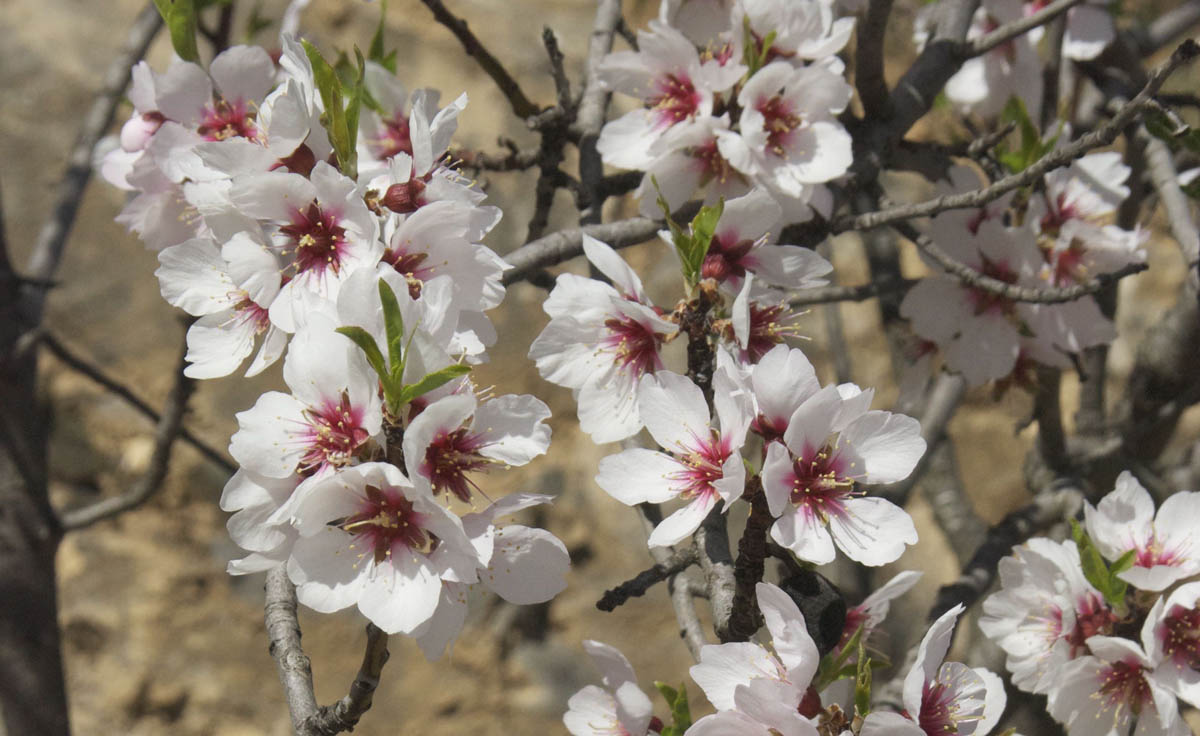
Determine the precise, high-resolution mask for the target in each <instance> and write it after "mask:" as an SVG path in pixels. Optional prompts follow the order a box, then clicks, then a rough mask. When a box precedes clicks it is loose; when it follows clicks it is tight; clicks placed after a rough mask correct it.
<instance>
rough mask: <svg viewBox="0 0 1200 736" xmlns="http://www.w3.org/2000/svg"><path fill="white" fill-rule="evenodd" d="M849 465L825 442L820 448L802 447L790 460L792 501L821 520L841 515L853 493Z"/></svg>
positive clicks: (852, 479)
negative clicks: (802, 449) (799, 454)
mask: <svg viewBox="0 0 1200 736" xmlns="http://www.w3.org/2000/svg"><path fill="white" fill-rule="evenodd" d="M849 469H850V463H849V462H848V461H847V460H846V458H845V457H843V456H842V454H841V453H840V452H839V451H838V449H837V448H835V447H831V446H830V445H829V443H828V442H826V443H825V444H824V445H823V446H822V447H821V448H820V449H819V450H815V451H814V450H812V449H811V448H805V452H804V454H803V456H802V457H798V458H796V459H795V460H794V461H793V462H792V473H793V476H794V477H793V479H792V492H791V502H792V503H793V504H795V505H796V506H799V507H800V508H801V509H803V510H804V512H805V513H807V514H808V515H809V516H815V517H816V518H819V519H821V520H825V519H828V518H829V517H830V516H838V515H840V514H841V513H842V512H843V511H844V510H845V501H846V499H848V498H850V497H851V496H852V495H854V478H853V477H851V476H850V475H849V473H848V472H847V471H848V470H849Z"/></svg>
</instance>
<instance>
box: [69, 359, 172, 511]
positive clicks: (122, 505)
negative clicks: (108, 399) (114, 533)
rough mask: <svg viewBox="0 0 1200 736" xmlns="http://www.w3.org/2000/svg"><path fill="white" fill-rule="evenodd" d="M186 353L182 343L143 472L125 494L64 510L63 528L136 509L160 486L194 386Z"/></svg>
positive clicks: (165, 474) (165, 475)
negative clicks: (147, 464) (188, 371)
mask: <svg viewBox="0 0 1200 736" xmlns="http://www.w3.org/2000/svg"><path fill="white" fill-rule="evenodd" d="M186 352H187V347H186V345H185V346H184V349H183V350H182V351H180V353H179V361H178V363H177V364H176V367H175V384H174V386H172V387H171V392H170V393H169V394H168V395H167V401H166V405H165V406H164V407H163V411H162V416H161V417H160V418H159V420H158V426H157V427H156V428H155V430H154V452H153V454H151V456H150V466H149V468H147V470H146V472H145V474H144V475H142V477H141V478H140V479H138V481H137V483H135V484H134V486H133V488H131V489H129V491H127V492H126V493H123V494H121V495H119V496H114V497H113V498H106V499H103V500H101V501H97V502H96V503H94V504H91V505H89V506H84V507H83V508H78V509H72V510H70V511H64V512H63V513H62V515H61V521H62V527H63V529H65V530H67V531H73V530H76V529H82V528H84V527H88V526H91V525H92V524H95V523H96V522H98V521H103V520H105V519H109V518H112V517H113V516H116V515H117V514H120V513H123V512H125V511H129V510H130V509H134V508H137V507H138V506H141V505H142V504H143V503H145V502H146V501H148V500H150V497H151V496H153V495H154V494H155V493H156V492H158V490H159V488H161V487H162V482H163V479H165V478H166V477H167V468H168V466H169V465H170V462H171V448H172V447H173V446H174V444H175V439H176V438H177V437H178V436H179V431H180V429H181V428H182V426H183V415H184V412H185V411H187V401H188V397H190V396H191V395H192V390H193V389H194V388H195V382H194V381H192V379H190V378H188V377H187V376H185V375H183V369H184V368H185V367H187V362H186V361H185V360H184V359H183V356H184V354H185V353H186Z"/></svg>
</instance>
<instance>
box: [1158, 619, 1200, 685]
mask: <svg viewBox="0 0 1200 736" xmlns="http://www.w3.org/2000/svg"><path fill="white" fill-rule="evenodd" d="M1159 635H1160V636H1161V637H1162V642H1163V654H1164V655H1165V656H1166V657H1167V658H1168V659H1171V660H1173V661H1174V662H1175V663H1176V664H1178V665H1180V666H1183V667H1190V668H1192V669H1194V670H1200V609H1197V608H1184V607H1183V606H1178V605H1177V606H1173V607H1172V608H1171V612H1170V613H1168V614H1167V617H1166V618H1165V619H1164V620H1163V623H1162V628H1161V629H1160V630H1159Z"/></svg>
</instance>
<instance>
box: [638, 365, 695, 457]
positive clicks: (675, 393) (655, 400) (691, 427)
mask: <svg viewBox="0 0 1200 736" xmlns="http://www.w3.org/2000/svg"><path fill="white" fill-rule="evenodd" d="M637 402H638V414H639V415H640V416H641V418H642V421H643V422H644V423H645V425H646V429H647V430H649V432H650V436H652V437H653V438H654V440H655V442H657V443H658V444H659V445H660V446H662V448H663V449H665V450H669V451H671V452H677V451H680V450H681V449H682V450H689V449H693V448H695V447H696V446H697V443H698V442H701V441H704V440H706V439H707V438H708V436H709V421H710V418H709V414H708V404H707V403H706V402H705V400H704V393H703V392H702V391H701V390H700V387H699V386H697V385H696V384H695V383H693V382H692V379H690V378H688V377H687V376H681V375H679V374H678V373H672V372H671V371H659V372H657V373H655V374H653V375H646V376H643V377H642V380H641V382H640V383H639V384H638V397H637Z"/></svg>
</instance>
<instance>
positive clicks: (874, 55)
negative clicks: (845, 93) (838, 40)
mask: <svg viewBox="0 0 1200 736" xmlns="http://www.w3.org/2000/svg"><path fill="white" fill-rule="evenodd" d="M891 14H892V0H871V4H870V5H869V6H868V7H867V17H866V18H864V19H863V22H862V23H861V24H860V25H859V26H858V41H857V43H856V46H855V54H854V62H855V67H854V84H855V86H856V87H858V98H859V99H860V100H862V104H863V112H864V113H865V114H866V116H867V117H868V118H882V117H886V116H887V114H888V104H889V103H890V101H891V100H890V99H889V98H888V88H887V81H886V80H885V79H884V76H883V60H884V54H883V44H884V40H885V39H886V38H887V22H888V18H889V17H890V16H891Z"/></svg>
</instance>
